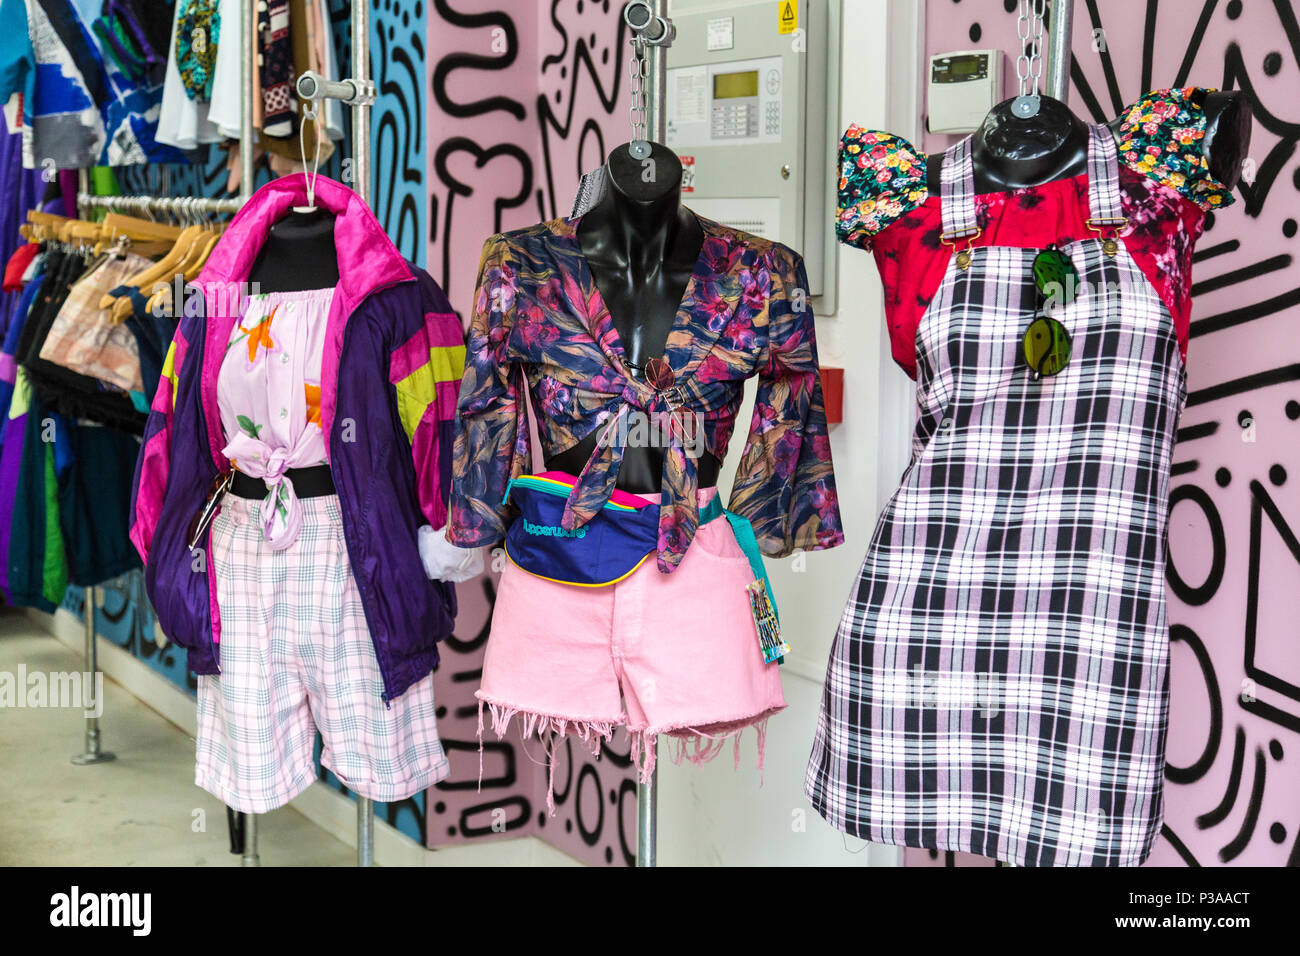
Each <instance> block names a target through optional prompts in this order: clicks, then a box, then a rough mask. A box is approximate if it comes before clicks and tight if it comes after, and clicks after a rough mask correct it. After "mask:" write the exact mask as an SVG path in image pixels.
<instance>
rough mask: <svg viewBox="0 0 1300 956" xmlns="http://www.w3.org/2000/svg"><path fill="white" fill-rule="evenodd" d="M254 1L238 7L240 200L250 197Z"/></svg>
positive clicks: (245, 0) (250, 0)
mask: <svg viewBox="0 0 1300 956" xmlns="http://www.w3.org/2000/svg"><path fill="white" fill-rule="evenodd" d="M254 2H256V0H244V2H243V3H241V4H240V8H239V26H240V31H241V32H242V33H243V43H244V49H243V50H242V51H241V53H242V55H241V56H240V58H239V82H240V85H241V87H242V89H243V93H242V95H241V96H240V110H239V197H240V198H241V199H248V197H249V196H251V195H253V71H254V70H255V69H257V63H256V61H255V60H254V59H253V50H254V48H256V46H257V37H256V36H254V33H255V32H256V31H255V27H256V25H257V18H256V17H255V16H254V15H253V4H254Z"/></svg>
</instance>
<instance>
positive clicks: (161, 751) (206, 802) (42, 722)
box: [0, 610, 356, 866]
mask: <svg viewBox="0 0 1300 956" xmlns="http://www.w3.org/2000/svg"><path fill="white" fill-rule="evenodd" d="M20 665H22V666H23V667H24V668H25V672H26V673H28V674H31V673H35V672H38V671H39V672H43V673H46V674H49V673H54V672H76V671H80V670H81V669H82V667H83V662H82V660H81V658H80V657H79V656H78V655H77V654H76V653H74V652H73V651H72V650H70V649H69V648H68V647H66V646H65V645H64V644H62V643H60V642H59V641H58V640H57V639H56V638H54V637H53V636H51V635H50V634H49V633H48V632H46V631H43V630H41V629H40V628H39V627H38V626H37V625H36V624H35V623H34V622H33V621H32V619H31V618H30V617H28V616H27V615H26V614H23V613H21V612H17V611H12V610H4V611H0V674H12V675H14V677H15V679H16V677H17V675H18V674H19V667H20ZM104 698H105V701H104V711H105V713H106V714H111V715H112V716H111V719H108V720H106V721H105V725H104V742H105V749H106V750H109V751H112V752H113V753H116V754H117V759H116V760H114V761H112V762H108V763H101V764H94V765H91V766H84V767H80V766H75V765H74V764H73V763H72V762H71V760H70V758H71V756H72V755H73V754H75V753H79V752H81V751H82V750H83V749H84V742H85V723H84V721H83V719H82V716H81V711H80V710H75V709H70V708H57V707H40V708H30V707H8V706H6V707H3V708H0V807H3V808H4V820H3V822H0V865H4V866H21V865H33V866H50V865H56V866H57V865H73V866H141V865H145V866H239V865H240V858H239V857H238V856H236V855H234V854H232V853H231V852H230V838H229V833H228V828H227V826H226V810H225V806H224V805H223V804H222V803H221V801H219V800H217V799H216V798H215V797H213V796H211V795H209V794H208V793H206V792H205V791H203V790H201V789H200V788H198V787H196V786H194V782H193V781H194V740H193V738H191V737H190V736H189V735H188V734H186V733H185V732H184V731H182V730H181V729H180V728H178V727H176V726H175V725H173V724H171V723H169V722H168V721H167V720H165V719H164V718H163V717H161V716H160V715H159V714H157V713H156V712H155V711H153V710H151V709H150V708H148V707H146V706H145V705H144V704H143V703H141V702H140V701H139V700H138V699H136V698H135V697H134V696H132V695H131V694H129V693H127V692H126V691H125V690H123V689H122V688H121V687H120V686H119V685H117V684H115V683H114V682H112V681H111V680H105V681H104ZM258 843H259V849H260V851H261V854H262V858H263V862H264V863H265V864H267V865H271V864H272V863H273V864H274V865H276V866H351V865H354V863H355V860H356V853H355V851H354V850H353V849H352V848H351V847H349V846H347V845H346V844H344V843H342V842H341V841H339V840H338V839H336V838H335V837H334V836H333V835H331V834H330V833H328V832H327V831H325V830H323V829H321V828H320V827H318V826H316V825H315V824H314V823H312V822H311V821H309V820H308V819H307V818H306V817H304V816H303V815H302V814H300V813H298V812H297V811H296V810H294V809H293V808H292V807H284V808H283V809H280V810H276V811H274V812H273V813H268V814H264V815H262V816H260V817H259V818H258Z"/></svg>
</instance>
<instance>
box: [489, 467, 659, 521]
mask: <svg viewBox="0 0 1300 956" xmlns="http://www.w3.org/2000/svg"><path fill="white" fill-rule="evenodd" d="M577 483H578V479H577V478H575V477H574V476H573V475H570V474H568V473H567V472H563V471H543V472H539V473H538V474H536V475H520V476H519V477H518V478H511V479H510V483H509V484H508V485H506V493H505V496H504V497H503V498H502V499H501V500H502V502H503V503H504V502H507V501H509V500H510V490H511V489H512V488H514V486H515V485H518V486H519V487H521V488H532V489H533V490H534V491H541V492H544V493H546V494H548V495H559V496H560V497H562V498H567V497H569V492H571V491H572V490H573V486H574V485H576V484H577ZM650 505H651V502H649V501H646V500H645V499H644V498H638V497H637V496H636V495H633V494H629V493H628V492H626V491H620V490H619V489H617V488H615V489H614V493H613V494H611V495H610V496H609V501H607V502H605V507H606V508H608V509H610V510H611V511H639V510H640V509H642V508H648V507H650Z"/></svg>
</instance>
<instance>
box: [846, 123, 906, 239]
mask: <svg viewBox="0 0 1300 956" xmlns="http://www.w3.org/2000/svg"><path fill="white" fill-rule="evenodd" d="M928 195H929V188H928V187H927V186H926V181H925V157H924V156H923V155H921V154H920V153H918V152H916V150H915V149H913V148H912V144H911V143H909V142H908V141H907V140H905V139H903V138H902V137H901V136H894V135H893V134H892V133H882V132H880V131H879V130H870V129H863V128H862V127H860V126H850V127H849V128H848V130H847V131H846V132H845V133H844V136H843V138H842V139H841V140H840V183H839V193H838V210H837V216H836V221H835V233H836V235H837V236H838V237H839V240H840V242H843V243H845V244H846V245H850V246H858V247H859V248H863V249H866V248H868V247H869V246H870V245H871V239H872V237H873V236H875V235H876V234H877V233H879V232H880V231H881V230H882V229H884V228H885V227H887V226H890V225H892V224H893V223H895V222H897V221H898V220H899V219H901V218H902V217H903V216H904V215H905V214H906V213H908V212H910V211H911V210H913V209H915V208H916V207H917V206H919V205H921V203H923V202H925V200H926V197H927V196H928Z"/></svg>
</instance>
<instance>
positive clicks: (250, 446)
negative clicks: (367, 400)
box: [217, 288, 334, 550]
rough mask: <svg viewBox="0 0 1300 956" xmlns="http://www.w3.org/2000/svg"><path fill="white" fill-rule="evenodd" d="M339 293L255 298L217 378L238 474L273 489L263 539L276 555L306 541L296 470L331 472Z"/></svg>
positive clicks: (264, 511) (233, 336)
mask: <svg viewBox="0 0 1300 956" xmlns="http://www.w3.org/2000/svg"><path fill="white" fill-rule="evenodd" d="M333 298H334V289H333V288H328V289H311V290H308V291H304V292H265V293H259V294H257V295H253V296H249V300H248V309H247V311H246V312H245V313H244V317H243V318H242V319H240V321H239V323H238V324H237V325H236V326H235V327H234V329H233V330H232V331H231V335H230V342H229V343H228V344H227V345H226V357H225V358H224V359H223V360H222V363H221V371H220V373H219V374H218V377H217V405H218V407H219V408H220V410H221V424H222V428H223V430H224V432H225V437H226V442H227V444H226V447H225V448H224V449H223V452H224V454H225V456H226V457H227V458H229V459H230V460H231V465H232V467H234V468H236V469H237V470H239V471H242V472H243V473H244V474H246V475H251V476H252V477H254V478H261V479H263V480H264V481H265V482H266V484H267V489H268V491H267V496H266V500H265V502H264V503H263V507H262V509H261V510H262V514H261V521H262V533H263V534H264V535H265V537H266V541H267V543H268V544H269V545H270V546H271V548H272V549H274V550H281V549H283V548H287V547H288V546H289V545H291V544H292V543H293V542H294V540H295V539H296V538H297V536H298V529H299V526H300V523H301V520H302V518H301V514H300V512H299V509H298V499H297V497H296V496H295V495H294V491H293V482H292V480H290V479H287V478H285V477H284V474H285V472H286V471H288V470H289V469H290V468H309V467H311V466H313V465H321V464H325V463H326V462H327V461H328V457H329V456H328V453H327V451H326V447H325V436H324V435H323V434H322V433H321V427H320V382H321V361H322V357H323V354H324V344H325V328H326V319H327V318H328V316H329V311H330V302H331V300H332V299H333Z"/></svg>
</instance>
